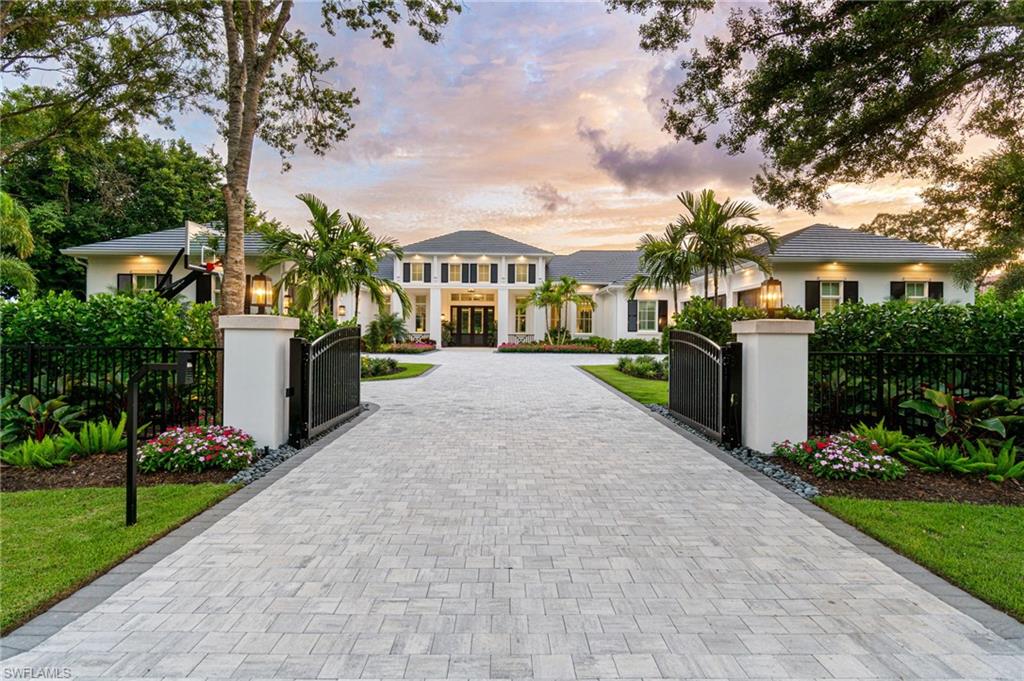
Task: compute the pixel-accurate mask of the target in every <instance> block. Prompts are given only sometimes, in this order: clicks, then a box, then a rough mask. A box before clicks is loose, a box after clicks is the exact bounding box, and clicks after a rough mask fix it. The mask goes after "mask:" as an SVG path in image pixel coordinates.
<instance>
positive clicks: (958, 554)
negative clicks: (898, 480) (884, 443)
mask: <svg viewBox="0 0 1024 681" xmlns="http://www.w3.org/2000/svg"><path fill="white" fill-rule="evenodd" d="M815 501H817V503H819V504H820V505H821V506H822V507H824V508H825V509H827V510H828V511H830V512H831V513H833V514H835V515H837V516H839V517H840V518H842V519H843V520H845V521H846V522H848V523H850V524H851V525H854V526H855V527H858V528H860V529H861V530H863V531H864V532H866V533H867V534H869V535H871V536H872V537H874V538H875V539H878V540H879V541H881V542H882V543H884V544H887V545H888V546H890V547H892V548H893V549H895V550H896V551H898V552H899V553H902V554H903V555H905V556H907V557H908V558H910V559H912V560H914V561H916V562H918V563H920V564H921V565H923V566H925V567H926V568H928V569H929V570H931V571H932V572H934V573H936V574H938V575H942V576H943V577H945V578H946V579H948V580H949V581H950V582H952V583H953V584H956V585H957V586H959V587H960V588H962V589H964V590H965V591H968V592H970V593H972V594H974V595H975V596H977V597H978V598H980V599H981V600H983V601H985V602H987V603H989V604H991V605H993V606H995V607H996V608H999V609H1000V610H1003V611H1005V612H1007V613H1009V614H1010V615H1013V616H1014V617H1016V618H1017V619H1019V620H1022V621H1024V571H1022V570H1021V567H1022V566H1024V507H1022V506H995V505H991V506H979V505H974V504H956V503H945V502H934V501H879V500H876V499H851V498H848V497H818V498H817V499H816V500H815Z"/></svg>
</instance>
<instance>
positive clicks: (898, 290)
mask: <svg viewBox="0 0 1024 681" xmlns="http://www.w3.org/2000/svg"><path fill="white" fill-rule="evenodd" d="M889 297H890V298H892V299H893V300H903V299H904V298H906V297H907V282H905V281H890V282H889Z"/></svg>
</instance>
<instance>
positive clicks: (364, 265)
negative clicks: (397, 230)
mask: <svg viewBox="0 0 1024 681" xmlns="http://www.w3.org/2000/svg"><path fill="white" fill-rule="evenodd" d="M348 222H349V225H351V227H352V229H353V231H355V232H356V233H357V234H358V235H359V239H358V240H357V241H356V244H355V248H354V249H353V251H352V264H353V270H354V272H353V281H354V282H355V287H354V290H355V297H356V303H355V319H359V294H360V292H361V291H362V290H363V288H365V289H366V290H367V291H369V292H370V297H371V298H372V299H373V302H374V303H376V304H377V307H380V306H382V305H384V304H385V299H386V298H390V296H391V290H392V289H394V290H395V291H398V292H399V293H398V297H399V299H400V300H401V301H402V313H403V316H408V315H409V312H410V311H411V309H412V306H411V305H410V302H409V297H408V295H406V293H405V291H404V290H403V289H402V288H401V287H400V286H397V287H396V286H395V285H394V282H392V281H389V280H385V279H381V278H380V277H378V276H377V265H378V264H379V263H380V261H381V260H383V259H384V258H390V257H394V258H401V257H402V256H403V255H404V252H403V251H402V247H401V246H399V245H398V241H396V240H395V239H392V238H390V237H385V236H381V237H378V236H374V234H373V233H372V232H371V231H370V229H369V227H367V226H366V223H365V222H364V221H363V219H362V218H361V217H359V216H358V215H352V214H351V213H349V214H348Z"/></svg>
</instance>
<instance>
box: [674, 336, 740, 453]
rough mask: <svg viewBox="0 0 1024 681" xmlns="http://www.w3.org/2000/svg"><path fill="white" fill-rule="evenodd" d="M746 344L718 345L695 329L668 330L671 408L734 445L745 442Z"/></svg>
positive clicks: (701, 430) (681, 416)
mask: <svg viewBox="0 0 1024 681" xmlns="http://www.w3.org/2000/svg"><path fill="white" fill-rule="evenodd" d="M742 363H743V360H742V345H741V344H740V343H727V344H726V345H718V344H717V343H715V342H714V341H712V340H711V339H710V338H705V337H704V336H702V335H700V334H699V333H693V332H692V331H670V332H669V379H668V408H669V411H671V412H672V415H673V416H675V417H676V418H678V419H679V420H681V421H683V422H684V423H686V424H687V425H689V426H692V427H693V428H696V429H697V430H699V431H700V432H702V433H704V434H705V435H707V436H709V437H712V438H714V439H716V440H719V441H721V442H722V443H723V444H725V445H726V446H729V447H734V446H737V445H739V444H741V442H742V437H741V432H740V422H741V412H740V406H741V400H742V395H743V391H742V380H743V371H742Z"/></svg>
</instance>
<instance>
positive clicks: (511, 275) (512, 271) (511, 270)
mask: <svg viewBox="0 0 1024 681" xmlns="http://www.w3.org/2000/svg"><path fill="white" fill-rule="evenodd" d="M508 283H510V284H514V283H516V266H515V264H514V263H509V265H508Z"/></svg>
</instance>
